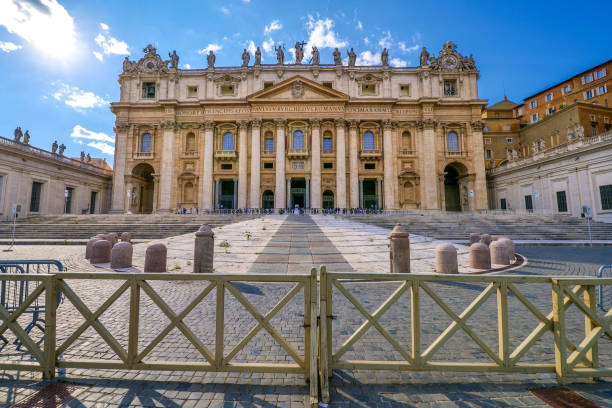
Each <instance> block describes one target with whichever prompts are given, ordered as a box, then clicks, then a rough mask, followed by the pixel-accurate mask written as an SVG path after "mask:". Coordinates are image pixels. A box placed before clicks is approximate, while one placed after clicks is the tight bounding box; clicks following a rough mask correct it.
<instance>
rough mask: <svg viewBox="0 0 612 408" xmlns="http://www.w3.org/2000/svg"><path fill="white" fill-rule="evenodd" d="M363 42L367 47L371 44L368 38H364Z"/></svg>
mask: <svg viewBox="0 0 612 408" xmlns="http://www.w3.org/2000/svg"><path fill="white" fill-rule="evenodd" d="M363 42H364V43H365V45H368V44H370V39H369V38H368V37H364V38H363Z"/></svg>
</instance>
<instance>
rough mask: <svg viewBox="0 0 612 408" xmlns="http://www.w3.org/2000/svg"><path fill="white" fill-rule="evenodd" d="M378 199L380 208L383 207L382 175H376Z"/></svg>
mask: <svg viewBox="0 0 612 408" xmlns="http://www.w3.org/2000/svg"><path fill="white" fill-rule="evenodd" d="M376 199H377V200H378V208H379V209H380V208H382V183H381V181H380V177H376Z"/></svg>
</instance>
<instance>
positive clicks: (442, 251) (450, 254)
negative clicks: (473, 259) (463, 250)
mask: <svg viewBox="0 0 612 408" xmlns="http://www.w3.org/2000/svg"><path fill="white" fill-rule="evenodd" d="M436 272H438V273H459V266H458V265H457V249H456V248H455V247H454V246H453V245H452V244H448V243H446V244H440V245H438V246H437V247H436Z"/></svg>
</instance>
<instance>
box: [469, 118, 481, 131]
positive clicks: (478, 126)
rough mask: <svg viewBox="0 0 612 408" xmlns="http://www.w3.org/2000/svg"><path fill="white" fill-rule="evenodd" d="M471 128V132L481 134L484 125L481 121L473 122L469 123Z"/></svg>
mask: <svg viewBox="0 0 612 408" xmlns="http://www.w3.org/2000/svg"><path fill="white" fill-rule="evenodd" d="M470 125H471V126H472V130H473V131H475V132H482V128H483V127H484V123H482V121H481V120H474V121H472V122H471V123H470Z"/></svg>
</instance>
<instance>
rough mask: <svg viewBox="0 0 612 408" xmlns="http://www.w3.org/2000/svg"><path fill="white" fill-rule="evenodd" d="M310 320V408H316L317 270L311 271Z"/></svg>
mask: <svg viewBox="0 0 612 408" xmlns="http://www.w3.org/2000/svg"><path fill="white" fill-rule="evenodd" d="M308 283H309V287H310V291H309V292H310V296H309V297H310V316H309V317H310V320H309V321H308V325H309V326H310V327H309V328H308V331H309V332H310V344H309V346H310V359H309V360H310V364H309V365H308V366H309V369H310V406H311V407H316V406H317V405H318V404H319V381H318V378H319V375H318V374H319V369H318V367H317V348H318V343H319V342H318V341H317V332H318V330H317V270H316V268H312V270H311V271H310V282H308Z"/></svg>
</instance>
